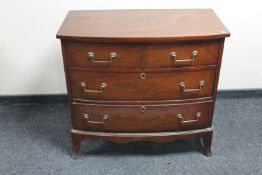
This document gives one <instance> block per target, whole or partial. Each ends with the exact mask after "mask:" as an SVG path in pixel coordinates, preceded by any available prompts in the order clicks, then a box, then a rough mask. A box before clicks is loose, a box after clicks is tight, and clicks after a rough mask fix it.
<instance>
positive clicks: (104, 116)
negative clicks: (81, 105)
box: [83, 114, 109, 124]
mask: <svg viewBox="0 0 262 175" xmlns="http://www.w3.org/2000/svg"><path fill="white" fill-rule="evenodd" d="M83 117H84V119H86V121H87V122H88V123H92V124H103V123H105V121H106V120H108V119H109V115H107V114H105V115H103V116H102V120H103V121H102V122H100V121H92V120H90V116H89V115H88V114H83Z"/></svg>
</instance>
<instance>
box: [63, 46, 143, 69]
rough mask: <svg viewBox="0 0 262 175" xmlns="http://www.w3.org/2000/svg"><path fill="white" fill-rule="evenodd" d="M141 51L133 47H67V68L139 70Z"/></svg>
mask: <svg viewBox="0 0 262 175" xmlns="http://www.w3.org/2000/svg"><path fill="white" fill-rule="evenodd" d="M140 53H141V49H140V47H138V46H133V45H115V44H114V45H110V44H77V43H70V44H68V45H67V55H68V63H69V66H73V67H85V68H140V65H141V59H140V55H141V54H140Z"/></svg>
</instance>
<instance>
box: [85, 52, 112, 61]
mask: <svg viewBox="0 0 262 175" xmlns="http://www.w3.org/2000/svg"><path fill="white" fill-rule="evenodd" d="M87 57H88V58H89V60H90V61H91V62H93V63H112V62H113V61H114V60H115V59H116V58H117V53H116V52H111V53H110V54H109V60H108V61H96V60H95V53H94V52H88V53H87Z"/></svg>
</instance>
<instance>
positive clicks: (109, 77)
mask: <svg viewBox="0 0 262 175" xmlns="http://www.w3.org/2000/svg"><path fill="white" fill-rule="evenodd" d="M69 72H70V73H69V75H70V83H71V90H72V98H73V99H86V100H100V101H140V100H141V101H159V100H160V101H161V100H180V99H192V98H201V97H211V96H212V95H213V89H214V80H215V73H216V72H215V69H210V70H195V71H177V72H142V73H139V72H133V73H117V72H98V71H97V72H95V71H89V70H86V69H77V68H71V69H70V70H69Z"/></svg>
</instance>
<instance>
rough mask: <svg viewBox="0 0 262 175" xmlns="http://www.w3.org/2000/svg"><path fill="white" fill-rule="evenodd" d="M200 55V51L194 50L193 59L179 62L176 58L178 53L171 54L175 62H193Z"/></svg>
mask: <svg viewBox="0 0 262 175" xmlns="http://www.w3.org/2000/svg"><path fill="white" fill-rule="evenodd" d="M197 55H198V51H197V50H194V51H193V52H192V58H191V59H182V60H178V59H177V58H176V52H171V53H170V57H171V58H172V59H173V60H174V61H175V62H193V61H195V58H196V57H197Z"/></svg>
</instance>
